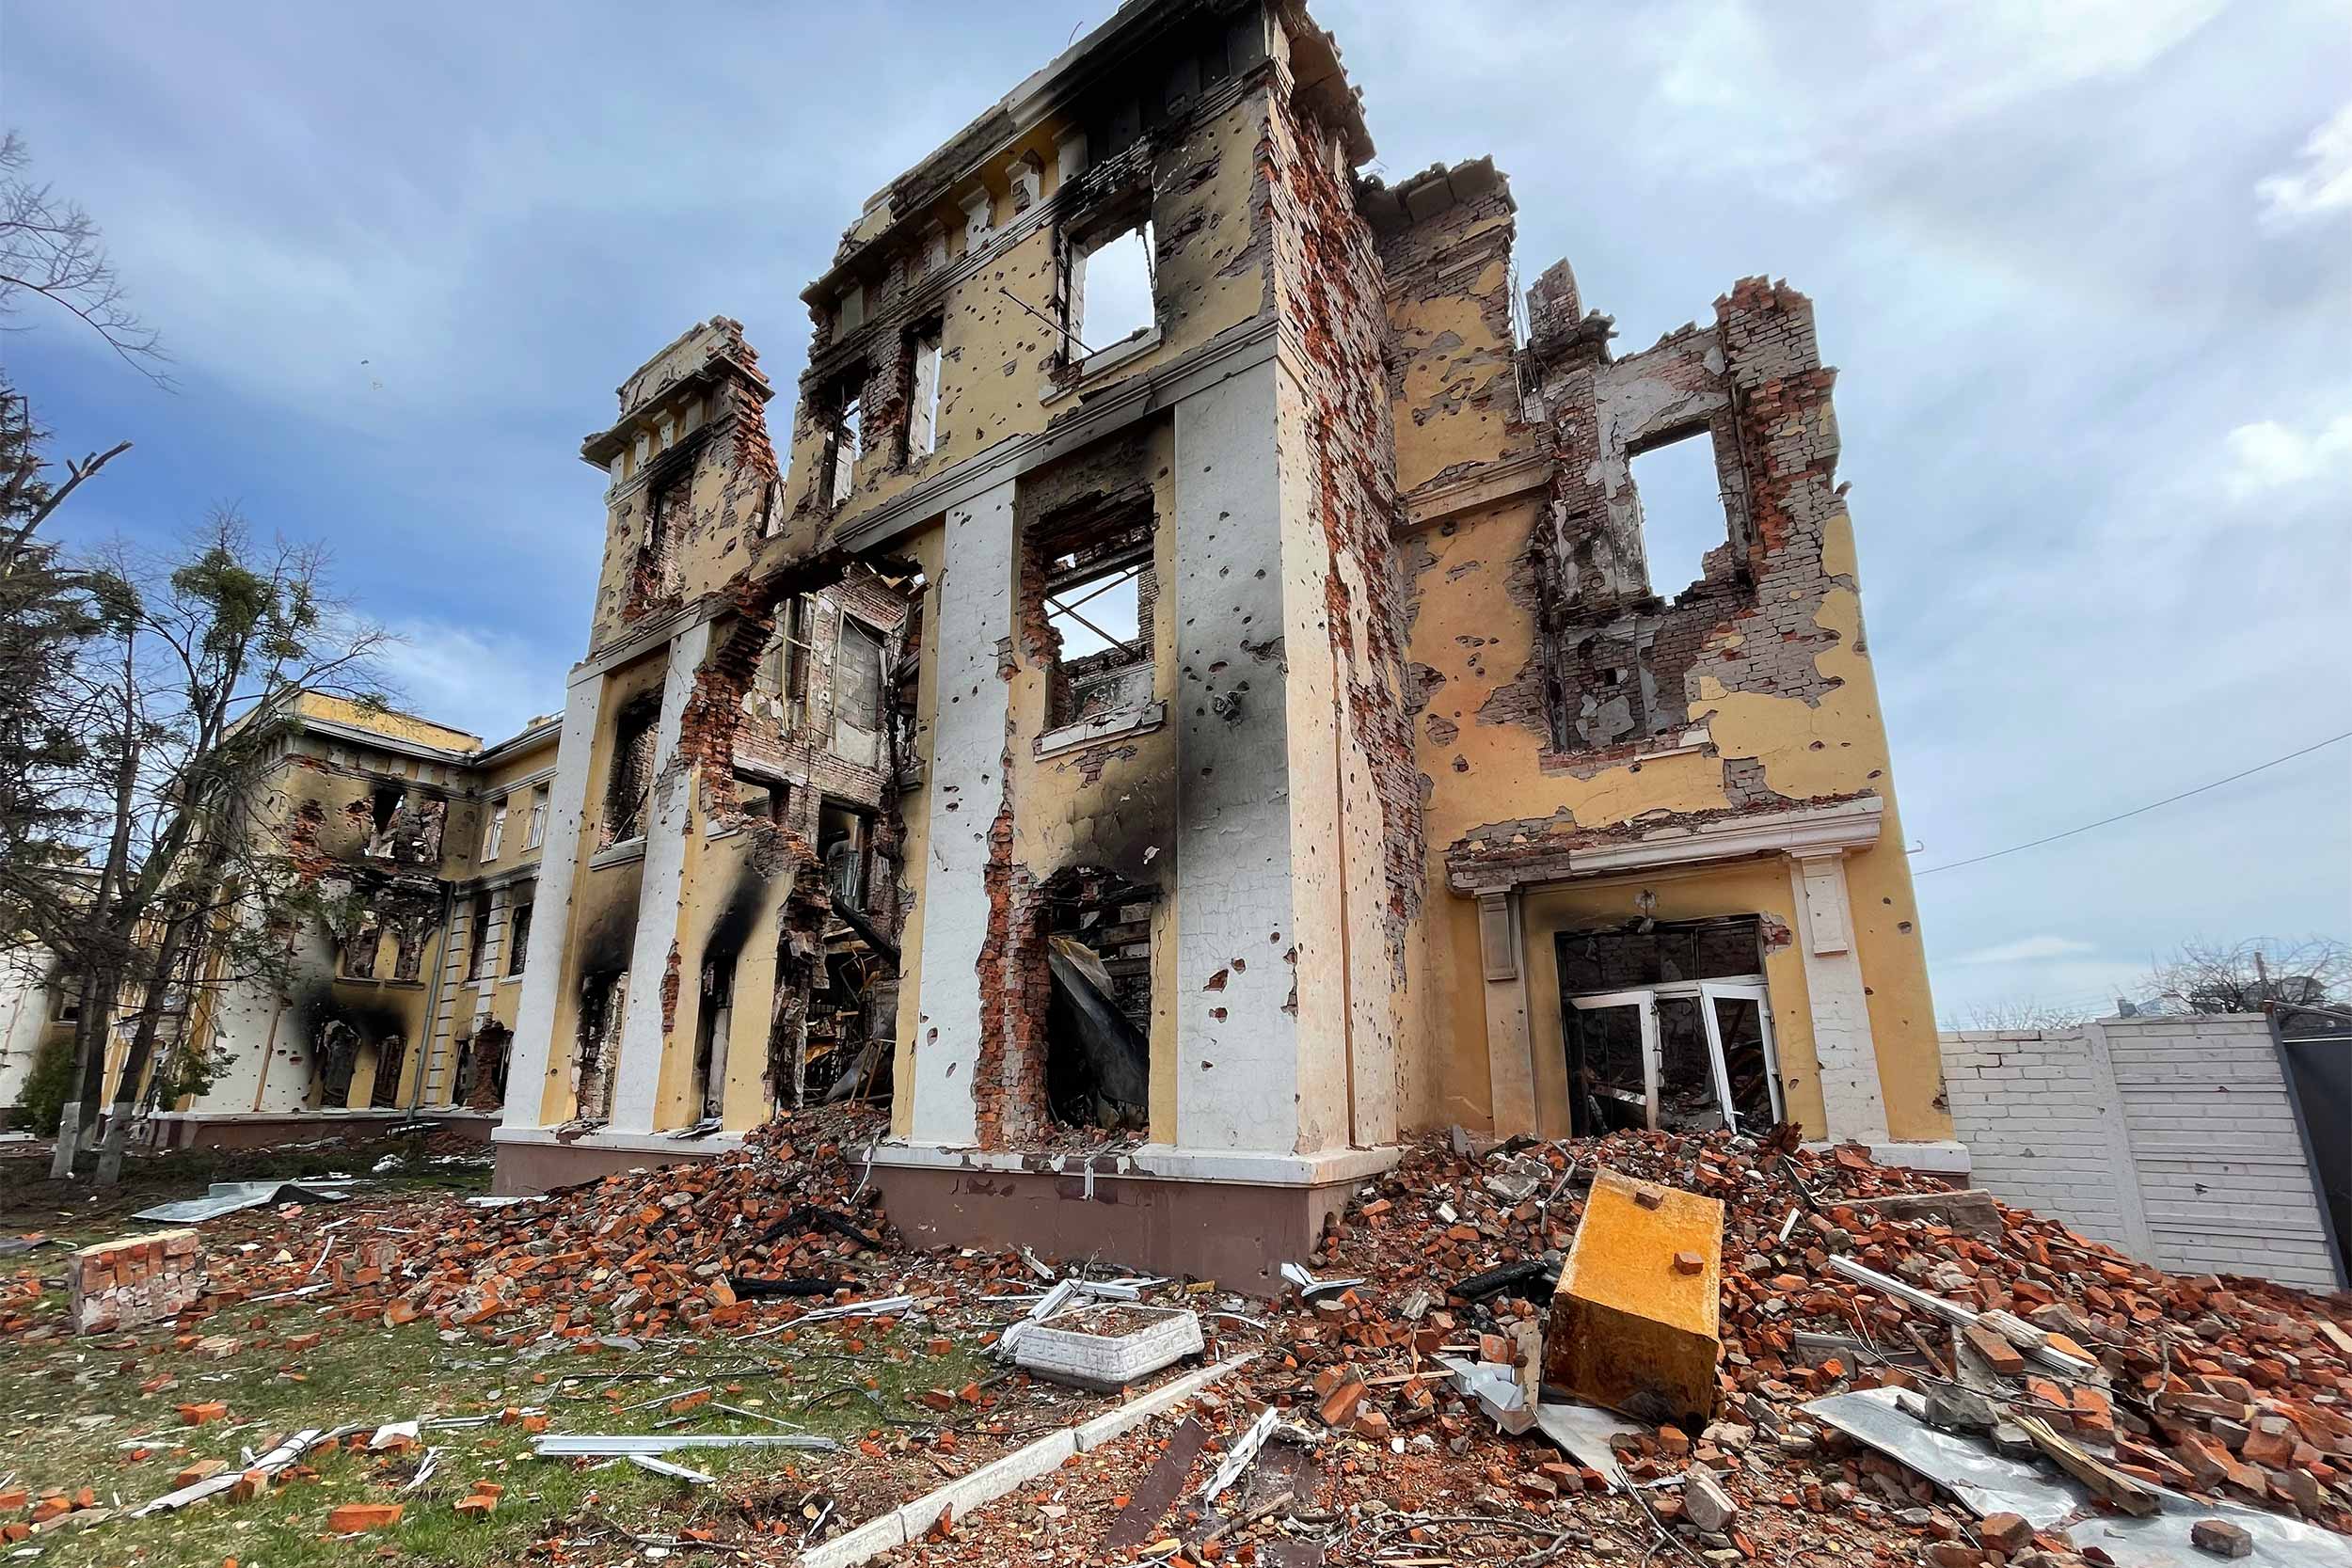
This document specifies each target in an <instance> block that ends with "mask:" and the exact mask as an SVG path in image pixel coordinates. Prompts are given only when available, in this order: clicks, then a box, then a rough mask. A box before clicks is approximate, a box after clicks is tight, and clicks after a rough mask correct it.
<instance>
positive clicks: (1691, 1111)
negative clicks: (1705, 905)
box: [1555, 916, 1786, 1137]
mask: <svg viewBox="0 0 2352 1568" xmlns="http://www.w3.org/2000/svg"><path fill="white" fill-rule="evenodd" d="M1760 942H1761V924H1760V922H1759V921H1758V920H1757V919H1756V917H1754V916H1742V917H1735V918H1730V919H1724V920H1709V921H1692V922H1686V923H1680V924H1675V925H1659V924H1656V923H1654V922H1650V921H1639V922H1635V923H1634V924H1633V925H1631V926H1629V927H1624V928H1621V929H1616V930H1606V931H1582V932H1562V933H1561V934H1560V935H1559V937H1558V938H1557V939H1556V942H1555V949H1556V952H1557V954H1558V958H1559V965H1560V977H1561V993H1562V994H1561V1004H1562V1006H1561V1013H1562V1023H1563V1034H1564V1037H1565V1038H1564V1045H1565V1051H1566V1053H1567V1069H1568V1101H1569V1118H1570V1124H1571V1128H1572V1130H1573V1131H1574V1132H1575V1133H1576V1135H1577V1136H1579V1137H1585V1136H1593V1135H1597V1134H1599V1133H1602V1132H1613V1131H1616V1130H1618V1129H1621V1128H1645V1127H1646V1128H1670V1129H1675V1130H1679V1131H1691V1132H1705V1131H1709V1130H1712V1129H1714V1128H1719V1127H1724V1126H1729V1127H1732V1128H1733V1129H1734V1130H1735V1131H1739V1132H1761V1131H1763V1130H1764V1129H1765V1128H1767V1127H1769V1126H1771V1125H1772V1124H1773V1123H1775V1122H1777V1121H1778V1120H1780V1119H1781V1117H1783V1116H1784V1115H1785V1114H1786V1113H1785V1107H1784V1103H1783V1100H1782V1096H1781V1089H1780V1082H1779V1072H1778V1068H1777V1062H1776V1058H1775V1057H1774V1055H1773V1052H1772V1011H1771V1007H1770V1005H1769V1002H1768V999H1767V992H1766V990H1765V985H1764V977H1763V974H1762V973H1761V970H1762V968H1763V958H1762V953H1763V949H1762V947H1761V945H1760Z"/></svg>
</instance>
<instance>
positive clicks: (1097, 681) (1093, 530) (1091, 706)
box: [1033, 502, 1159, 728]
mask: <svg viewBox="0 0 2352 1568" xmlns="http://www.w3.org/2000/svg"><path fill="white" fill-rule="evenodd" d="M1098 516H1099V515H1098ZM1033 547H1034V548H1035V549H1037V550H1038V552H1039V553H1040V554H1041V556H1042V557H1043V559H1044V572H1043V579H1044V580H1043V590H1042V593H1041V595H1040V599H1041V602H1040V603H1039V605H1038V607H1037V609H1038V611H1039V613H1040V614H1041V618H1042V620H1043V623H1044V627H1045V630H1046V631H1047V633H1048V634H1049V635H1048V638H1047V640H1046V641H1047V648H1048V652H1049V656H1050V657H1051V660H1052V663H1051V665H1050V666H1049V669H1048V672H1047V676H1046V724H1047V727H1049V728H1059V727H1060V726H1062V725H1065V724H1073V723H1076V722H1077V721H1080V720H1082V719H1092V718H1096V717H1098V716H1100V715H1103V714H1107V713H1119V712H1124V711H1127V710H1130V709H1135V708H1140V707H1143V706H1146V705H1149V704H1150V703H1151V701H1152V611H1153V610H1154V609H1155V608H1156V607H1157V602H1158V599H1159V581H1158V577H1157V574H1156V571H1155V568H1154V565H1153V556H1152V512H1151V508H1150V505H1149V503H1148V502H1146V503H1144V504H1143V505H1141V506H1139V507H1136V506H1131V507H1126V508H1122V509H1121V510H1120V512H1119V513H1118V514H1117V516H1116V520H1115V521H1113V522H1110V523H1109V524H1107V525H1104V524H1102V523H1100V522H1099V521H1097V520H1096V518H1093V517H1089V519H1087V521H1086V522H1085V523H1083V524H1082V525H1081V526H1080V527H1078V528H1074V529H1073V528H1071V527H1068V526H1063V527H1058V528H1052V529H1046V530H1041V531H1040V534H1039V537H1038V538H1037V540H1036V542H1035V544H1034V546H1033Z"/></svg>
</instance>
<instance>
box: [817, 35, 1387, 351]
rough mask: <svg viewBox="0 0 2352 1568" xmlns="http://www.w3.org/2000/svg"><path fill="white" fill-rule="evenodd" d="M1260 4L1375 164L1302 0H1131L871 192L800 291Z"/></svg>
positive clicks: (1368, 139)
mask: <svg viewBox="0 0 2352 1568" xmlns="http://www.w3.org/2000/svg"><path fill="white" fill-rule="evenodd" d="M1253 4H1255V5H1258V6H1260V7H1262V8H1265V9H1270V10H1271V11H1272V12H1273V13H1274V14H1275V16H1276V17H1277V19H1278V20H1279V22H1280V24H1282V26H1283V28H1284V30H1285V31H1286V32H1287V33H1289V34H1290V36H1291V38H1292V40H1293V47H1292V77H1293V87H1294V90H1295V93H1296V95H1297V96H1298V97H1300V98H1302V99H1304V98H1307V97H1308V96H1309V95H1310V94H1316V95H1318V96H1319V97H1320V98H1321V99H1322V100H1323V102H1321V103H1317V105H1316V107H1317V110H1318V112H1319V113H1321V114H1323V115H1325V116H1326V117H1327V118H1332V119H1336V120H1337V121H1338V128H1339V130H1340V131H1341V132H1342V133H1343V134H1344V135H1345V136H1346V137H1347V148H1348V157H1349V160H1350V162H1351V164H1353V165H1356V166H1360V165H1362V164H1365V163H1368V162H1370V161H1371V159H1372V156H1373V143H1372V132H1371V130H1370V128H1369V127H1368V126H1367V125H1366V124H1365V123H1364V116H1363V95H1362V94H1361V93H1360V92H1359V91H1358V90H1357V88H1356V87H1353V86H1352V85H1350V84H1349V83H1348V81H1347V73H1346V70H1345V68H1344V67H1343V65H1342V64H1341V62H1340V50H1339V44H1338V42H1337V40H1335V39H1334V38H1333V36H1332V35H1331V33H1330V32H1328V31H1327V30H1326V29H1325V28H1323V27H1322V26H1320V25H1318V24H1316V23H1315V21H1314V19H1313V18H1312V17H1311V16H1310V15H1309V14H1308V11H1307V7H1306V5H1305V4H1304V3H1303V0H1273V3H1272V4H1270V5H1268V4H1267V3H1266V0H1127V3H1126V4H1125V5H1122V6H1120V8H1119V9H1117V10H1116V11H1114V12H1112V13H1111V15H1110V16H1109V18H1108V19H1106V20H1105V21H1104V22H1103V23H1102V24H1100V25H1098V26H1096V27H1095V28H1094V30H1093V31H1091V32H1089V33H1088V34H1087V36H1086V37H1084V38H1082V39H1080V40H1078V41H1077V42H1075V43H1073V44H1071V45H1070V46H1069V47H1068V48H1066V49H1064V50H1062V51H1061V53H1059V54H1057V55H1055V56H1054V57H1053V58H1052V59H1051V60H1049V61H1047V62H1046V63H1045V64H1044V66H1042V67H1041V68H1040V69H1039V70H1037V71H1031V72H1030V73H1029V74H1028V75H1027V76H1026V77H1025V78H1023V79H1022V81H1021V83H1020V84H1019V85H1018V86H1017V87H1014V88H1013V89H1012V90H1011V91H1010V92H1009V93H1007V94H1005V96H1004V97H1002V98H1000V99H998V100H997V101H996V102H995V103H992V104H990V105H989V106H988V107H987V108H986V109H985V110H983V111H981V112H980V113H979V114H978V115H976V116H975V117H973V119H971V120H969V121H968V122H966V123H965V124H964V125H963V127H962V128H961V129H960V130H959V131H957V132H956V134H955V135H952V136H949V137H948V138H947V139H946V141H944V142H942V143H940V144H939V146H938V147H936V148H934V149H932V150H931V151H930V152H929V153H927V154H925V155H924V157H922V158H921V159H920V160H918V161H917V162H915V163H914V165H912V166H909V167H908V168H907V169H906V170H905V171H904V172H902V173H900V174H899V175H898V176H897V177H896V178H894V179H892V180H891V181H890V182H888V183H887V184H885V185H883V186H882V188H881V189H880V190H878V191H876V192H875V193H874V194H873V195H872V196H870V197H867V198H866V202H865V204H864V205H863V206H862V207H860V208H859V210H858V221H857V222H856V223H855V224H852V225H851V226H850V230H849V231H848V233H847V234H846V235H845V237H844V243H843V246H842V248H841V249H840V251H839V252H838V253H837V254H836V255H835V256H834V261H833V263H832V264H831V265H830V266H828V267H826V269H825V270H824V271H823V272H822V273H820V274H818V276H817V277H816V278H815V279H813V280H812V281H811V282H810V283H809V285H808V286H807V287H806V288H804V289H803V290H802V291H801V300H802V302H803V304H806V305H808V306H811V307H812V308H818V309H821V308H823V307H824V306H825V305H827V304H828V303H829V302H830V301H831V300H832V298H833V295H834V293H835V291H837V290H838V289H839V288H840V286H841V284H842V282H843V281H844V280H845V279H846V278H848V277H850V275H852V274H853V273H855V272H857V271H858V270H859V268H860V267H861V265H862V264H864V262H865V259H866V258H867V257H869V256H871V255H874V254H876V253H877V251H878V250H880V249H881V248H882V247H883V242H884V241H886V240H888V239H890V238H892V237H893V236H894V235H896V234H898V233H899V232H900V231H901V230H905V229H906V228H907V227H908V226H910V225H911V224H914V223H915V222H917V221H919V220H921V219H922V218H923V216H924V215H925V214H926V213H927V212H928V210H929V202H928V201H927V200H926V199H924V197H925V193H926V192H927V190H928V192H929V197H930V199H939V198H945V197H946V194H947V193H948V192H949V191H951V190H953V189H954V188H955V187H956V186H957V185H959V184H961V182H964V181H966V180H968V179H970V178H971V177H972V175H973V174H975V173H976V172H977V171H978V169H979V168H980V166H982V165H983V164H984V163H985V162H986V161H987V159H988V158H989V157H991V156H992V155H993V154H994V153H995V152H996V151H998V150H1001V149H1002V148H1004V147H1006V146H1007V145H1009V144H1010V143H1011V142H1014V141H1016V140H1018V139H1019V138H1020V137H1022V136H1023V135H1026V134H1028V132H1029V131H1031V130H1032V129H1034V128H1035V127H1036V126H1037V125H1038V123H1039V122H1040V121H1041V120H1043V119H1045V118H1046V117H1047V116H1049V115H1051V114H1053V113H1054V112H1055V111H1057V110H1058V109H1061V108H1063V107H1066V106H1067V105H1068V104H1069V103H1072V102H1073V101H1074V100H1075V99H1076V98H1077V97H1078V95H1079V94H1080V93H1082V92H1083V91H1085V90H1086V89H1087V88H1088V87H1092V86H1094V85H1095V84H1096V83H1097V82H1099V81H1100V80H1101V79H1102V78H1103V77H1104V75H1106V74H1107V73H1108V72H1110V71H1113V70H1115V69H1117V68H1118V67H1120V66H1122V65H1124V64H1126V63H1128V62H1129V61H1130V60H1131V59H1132V58H1133V57H1134V56H1135V55H1137V54H1139V53H1140V52H1141V51H1142V50H1143V49H1144V47H1145V46H1147V45H1148V44H1150V43H1151V42H1152V41H1153V40H1155V39H1157V38H1158V37H1159V36H1160V35H1161V34H1163V33H1165V32H1166V31H1167V30H1168V28H1170V27H1172V26H1174V25H1175V24H1177V23H1179V22H1182V21H1184V20H1185V19H1186V18H1188V17H1191V16H1193V15H1196V14H1199V13H1201V12H1208V13H1211V14H1219V13H1224V12H1230V11H1239V10H1244V9H1248V8H1250V7H1251V6H1252V5H1253ZM878 206H880V207H884V208H885V209H887V211H888V216H887V218H886V220H885V221H884V222H883V223H882V226H881V227H880V228H879V229H877V230H874V232H873V233H871V234H869V235H867V236H866V237H865V238H864V239H857V238H855V237H854V236H855V235H856V233H857V231H858V230H860V229H861V228H863V227H864V225H865V222H866V218H867V216H869V215H870V214H872V213H873V212H874V210H875V209H876V208H877V207H878ZM902 207H903V209H904V210H903V211H901V210H900V209H901V208H902Z"/></svg>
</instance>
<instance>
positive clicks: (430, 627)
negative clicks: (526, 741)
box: [376, 618, 564, 741]
mask: <svg viewBox="0 0 2352 1568" xmlns="http://www.w3.org/2000/svg"><path fill="white" fill-rule="evenodd" d="M391 630H392V632H393V634H394V635H396V636H397V637H398V638H399V639H400V641H398V642H397V643H395V644H393V645H392V646H391V647H389V649H387V650H386V651H385V652H384V654H383V655H382V656H381V657H379V658H378V659H377V661H376V662H377V663H378V664H379V665H381V666H382V668H383V671H384V673H385V676H386V678H387V679H388V681H389V683H390V685H391V688H392V705H393V706H394V707H397V708H399V709H401V710H402V711H403V712H406V713H413V714H415V715H417V716H418V717H419V718H421V719H430V720H432V721H434V722H435V723H437V724H453V725H455V726H456V727H457V728H459V729H461V730H468V731H470V732H472V733H473V734H475V735H478V736H481V737H482V738H483V739H484V740H485V741H500V740H503V739H505V738H506V737H507V736H511V735H513V734H515V733H516V731H517V730H519V729H521V728H522V727H523V725H524V723H525V722H527V721H529V720H531V719H532V718H533V717H535V716H537V715H539V714H543V713H554V712H558V711H560V710H561V709H562V707H563V705H564V659H563V657H561V656H558V655H554V654H551V653H550V652H549V651H548V650H547V649H544V648H540V647H537V646H535V645H533V644H532V643H530V642H527V641H524V640H523V639H521V638H518V637H510V636H506V635H504V634H502V633H499V632H485V631H479V630H476V629H473V628H471V627H467V626H450V625H448V624H447V623H445V622H440V621H434V620H427V619H422V618H412V619H409V620H405V621H400V622H396V623H394V625H393V626H392V627H391Z"/></svg>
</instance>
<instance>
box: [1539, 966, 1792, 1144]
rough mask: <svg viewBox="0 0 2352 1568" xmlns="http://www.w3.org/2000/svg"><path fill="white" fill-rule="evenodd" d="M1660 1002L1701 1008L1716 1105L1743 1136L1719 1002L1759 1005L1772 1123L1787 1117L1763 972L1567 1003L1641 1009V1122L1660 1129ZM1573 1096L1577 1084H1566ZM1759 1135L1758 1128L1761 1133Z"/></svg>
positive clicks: (1581, 1008)
mask: <svg viewBox="0 0 2352 1568" xmlns="http://www.w3.org/2000/svg"><path fill="white" fill-rule="evenodd" d="M1661 1000H1688V1001H1692V1002H1696V1003H1697V1004H1698V1005H1699V1018H1700V1021H1701V1024H1702V1026H1703V1027H1704V1028H1705V1029H1706V1031H1707V1056H1708V1067H1709V1068H1710V1069H1712V1071H1713V1074H1714V1080H1715V1105H1716V1109H1717V1110H1718V1111H1720V1112H1721V1113H1722V1115H1723V1118H1724V1126H1725V1127H1728V1128H1730V1129H1731V1130H1732V1131H1733V1132H1742V1131H1745V1129H1742V1128H1741V1127H1740V1117H1739V1113H1738V1112H1737V1111H1736V1110H1734V1109H1733V1107H1732V1103H1731V1067H1730V1063H1729V1062H1728V1061H1727V1060H1726V1059H1725V1057H1724V1037H1723V1026H1722V1024H1721V1023H1720V1022H1718V1021H1717V1019H1716V1017H1715V1004H1716V1003H1717V1002H1718V1001H1741V1002H1754V1003H1755V1004H1756V1019H1757V1027H1758V1028H1759V1029H1760V1030H1761V1031H1762V1032H1763V1037H1764V1081H1765V1087H1766V1089H1767V1090H1768V1092H1769V1093H1770V1094H1771V1096H1772V1119H1773V1120H1774V1121H1778V1120H1780V1119H1782V1117H1784V1116H1785V1115H1786V1114H1787V1113H1786V1112H1785V1111H1784V1110H1783V1109H1782V1106H1781V1094H1780V1054H1779V1052H1778V1051H1777V1050H1776V1049H1775V1048H1774V1046H1773V1043H1772V1002H1771V998H1770V995H1769V993H1768V992H1767V990H1765V985H1764V977H1763V976H1762V975H1761V974H1756V975H1742V976H1740V977H1739V978H1737V979H1731V980H1671V981H1666V982H1663V983H1661V984H1659V985H1655V986H1631V987H1628V988H1627V989H1625V990H1605V991H1592V992H1588V993H1586V994H1584V995H1581V996H1571V997H1569V998H1568V999H1567V1001H1568V1006H1571V1007H1573V1008H1574V1009H1576V1010H1577V1011H1578V1012H1597V1011H1599V1010H1601V1009H1603V1008H1606V1007H1633V1008H1637V1009H1639V1011H1638V1014H1637V1016H1638V1017H1639V1018H1640V1019H1641V1028H1642V1098H1643V1101H1644V1113H1643V1121H1644V1122H1645V1125H1647V1126H1649V1127H1651V1128H1655V1127H1657V1125H1658V1100H1659V1078H1660V1069H1661V1063H1660V1059H1659V1031H1658V1004H1659V1003H1660V1001H1661ZM1568 1092H1569V1093H1570V1094H1571V1095H1573V1094H1574V1093H1575V1092H1576V1085H1573V1084H1571V1085H1568ZM1759 1131H1760V1129H1759Z"/></svg>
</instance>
